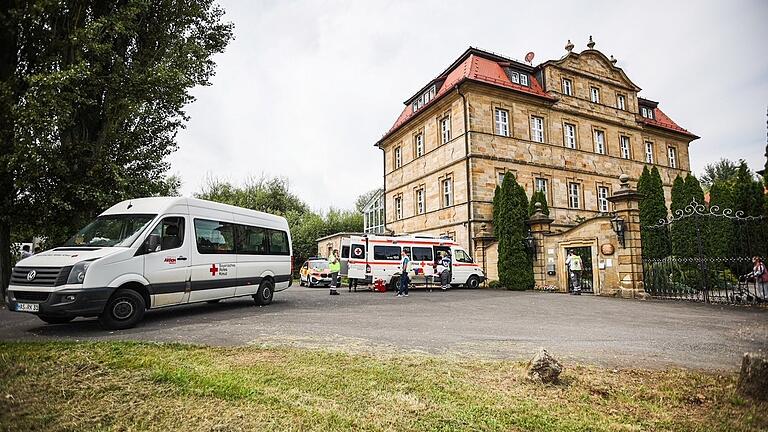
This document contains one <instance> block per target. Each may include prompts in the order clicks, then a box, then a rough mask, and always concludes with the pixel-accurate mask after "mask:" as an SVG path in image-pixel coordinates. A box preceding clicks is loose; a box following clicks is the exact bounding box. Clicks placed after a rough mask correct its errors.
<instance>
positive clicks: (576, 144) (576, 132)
mask: <svg viewBox="0 0 768 432" xmlns="http://www.w3.org/2000/svg"><path fill="white" fill-rule="evenodd" d="M566 125H569V126H573V147H568V144H567V142H568V141H567V138H566V135H565V130H566ZM563 147H565V148H567V149H572V150H579V149H580V148H581V146H580V145H579V122H577V121H575V120H573V119H570V118H563Z"/></svg>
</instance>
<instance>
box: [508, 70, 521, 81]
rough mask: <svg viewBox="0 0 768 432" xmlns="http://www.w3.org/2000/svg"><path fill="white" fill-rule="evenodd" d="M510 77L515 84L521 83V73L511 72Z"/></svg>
mask: <svg viewBox="0 0 768 432" xmlns="http://www.w3.org/2000/svg"><path fill="white" fill-rule="evenodd" d="M509 79H510V81H512V82H513V83H515V84H520V74H519V73H517V72H515V71H512V72H510V73H509Z"/></svg>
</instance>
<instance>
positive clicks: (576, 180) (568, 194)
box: [565, 177, 585, 210]
mask: <svg viewBox="0 0 768 432" xmlns="http://www.w3.org/2000/svg"><path fill="white" fill-rule="evenodd" d="M571 184H576V185H578V186H579V190H578V196H577V199H578V200H579V203H578V204H579V205H578V206H577V207H573V206H571ZM565 192H566V193H565V197H566V201H567V202H566V205H567V207H568V209H570V210H584V208H585V207H584V204H585V203H584V179H582V178H578V177H566V178H565Z"/></svg>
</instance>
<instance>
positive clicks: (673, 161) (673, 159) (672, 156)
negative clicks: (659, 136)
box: [667, 147, 677, 168]
mask: <svg viewBox="0 0 768 432" xmlns="http://www.w3.org/2000/svg"><path fill="white" fill-rule="evenodd" d="M667 154H668V155H669V167H670V168H677V149H676V148H674V147H670V148H669V149H668V150H667Z"/></svg>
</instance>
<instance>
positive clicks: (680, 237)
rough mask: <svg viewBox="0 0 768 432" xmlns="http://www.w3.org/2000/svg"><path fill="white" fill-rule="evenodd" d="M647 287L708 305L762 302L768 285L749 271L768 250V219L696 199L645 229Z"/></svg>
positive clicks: (668, 296) (656, 294)
mask: <svg viewBox="0 0 768 432" xmlns="http://www.w3.org/2000/svg"><path fill="white" fill-rule="evenodd" d="M641 233H642V237H643V279H644V282H645V291H646V292H647V293H648V294H650V295H651V296H653V297H656V298H665V299H680V300H692V301H702V302H706V303H710V302H712V303H732V304H743V303H751V304H755V303H762V304H765V303H766V301H767V300H768V298H767V296H768V287H765V286H764V285H763V284H760V283H758V282H757V281H755V280H754V279H753V278H748V277H747V276H746V275H747V274H748V273H750V272H751V271H752V267H753V264H752V257H754V256H759V257H762V258H763V259H765V256H766V252H768V250H767V249H768V244H767V242H768V219H766V218H765V217H764V216H744V214H743V212H740V211H733V210H732V209H728V208H725V209H720V208H719V207H718V206H711V207H707V206H706V205H704V204H699V203H698V202H696V200H693V201H692V202H691V204H689V205H688V206H686V207H685V208H684V209H681V210H677V211H676V212H674V214H673V215H672V216H669V217H668V218H667V219H662V220H660V221H659V222H658V224H656V225H653V226H647V227H641Z"/></svg>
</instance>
